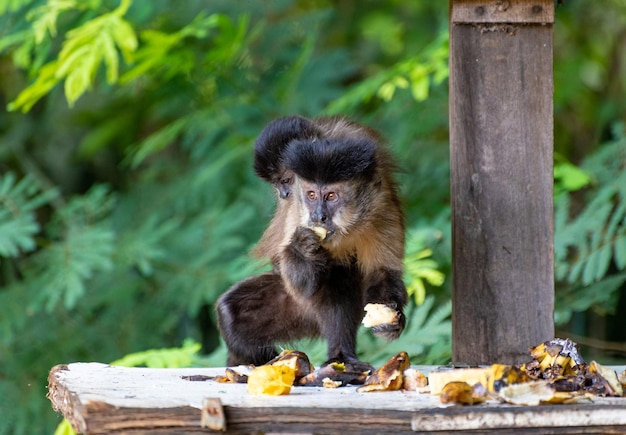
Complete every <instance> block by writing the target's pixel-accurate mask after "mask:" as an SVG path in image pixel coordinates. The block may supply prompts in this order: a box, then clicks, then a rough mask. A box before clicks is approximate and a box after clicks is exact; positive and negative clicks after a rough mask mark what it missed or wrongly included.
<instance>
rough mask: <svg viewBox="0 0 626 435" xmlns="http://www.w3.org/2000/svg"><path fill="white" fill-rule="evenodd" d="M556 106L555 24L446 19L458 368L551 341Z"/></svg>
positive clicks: (513, 357) (509, 357)
mask: <svg viewBox="0 0 626 435" xmlns="http://www.w3.org/2000/svg"><path fill="white" fill-rule="evenodd" d="M457 3H463V2H453V5H452V6H453V8H456V7H457ZM453 15H454V14H453ZM552 111H553V79H552V26H551V25H533V24H527V25H514V24H506V25H498V26H494V25H487V24H483V25H480V24H451V29H450V154H451V156H450V163H451V197H452V199H451V202H452V239H453V283H454V284H453V286H454V290H453V299H452V302H453V318H452V320H453V336H452V347H453V360H454V361H455V362H459V363H470V364H488V363H492V362H496V361H498V362H501V363H513V362H515V361H519V360H520V357H521V356H523V355H526V354H527V352H528V347H530V346H534V345H535V344H537V343H540V342H542V341H545V340H548V339H551V338H553V335H554V326H553V310H554V278H553V262H554V260H553V235H554V230H553V172H552V164H553V160H552V159H553V156H552V147H553V131H552V130H553V116H552Z"/></svg>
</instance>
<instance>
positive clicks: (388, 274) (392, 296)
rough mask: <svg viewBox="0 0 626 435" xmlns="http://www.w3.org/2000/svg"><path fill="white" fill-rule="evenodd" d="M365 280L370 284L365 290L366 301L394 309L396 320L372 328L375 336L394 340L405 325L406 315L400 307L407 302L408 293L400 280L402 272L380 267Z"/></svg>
mask: <svg viewBox="0 0 626 435" xmlns="http://www.w3.org/2000/svg"><path fill="white" fill-rule="evenodd" d="M367 281H369V282H370V283H371V284H370V285H369V286H368V288H367V290H366V301H365V302H366V303H373V304H385V305H386V306H388V307H389V308H392V309H394V310H396V313H397V318H398V320H397V321H396V322H393V323H384V324H382V325H377V326H374V327H373V328H372V333H373V334H374V335H376V336H377V337H382V338H385V339H387V340H395V339H396V338H398V337H399V336H400V334H401V333H402V331H403V330H404V327H405V325H406V317H405V316H404V312H403V311H402V308H403V307H404V305H405V304H406V303H407V299H408V295H407V291H406V286H405V285H404V281H403V280H402V272H401V271H399V270H393V269H380V270H379V271H378V272H377V273H376V274H375V275H374V276H372V277H370V278H369V279H368V280H367Z"/></svg>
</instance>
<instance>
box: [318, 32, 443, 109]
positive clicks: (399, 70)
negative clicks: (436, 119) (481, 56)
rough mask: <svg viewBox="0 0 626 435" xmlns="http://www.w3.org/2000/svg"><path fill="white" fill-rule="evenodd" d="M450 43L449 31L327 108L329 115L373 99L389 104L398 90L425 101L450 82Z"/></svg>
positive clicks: (350, 91)
mask: <svg viewBox="0 0 626 435" xmlns="http://www.w3.org/2000/svg"><path fill="white" fill-rule="evenodd" d="M448 42H449V41H448V31H447V29H446V30H445V31H444V32H441V34H440V35H439V37H438V38H437V39H435V40H434V41H433V42H432V43H431V44H430V45H428V46H427V47H426V48H425V49H424V50H423V51H422V52H421V53H419V54H418V55H417V56H414V57H411V58H408V59H404V60H402V61H401V62H399V63H397V64H396V65H393V66H392V67H390V68H387V69H385V70H383V71H381V72H379V73H378V74H376V75H374V76H372V77H369V78H367V79H366V80H363V81H362V82H361V83H359V84H358V85H357V86H354V87H353V88H352V89H351V90H349V91H348V92H346V94H345V95H344V96H342V97H341V98H338V99H337V100H335V101H333V102H332V104H330V105H329V106H328V109H327V111H328V113H331V114H336V113H344V112H345V111H346V110H350V109H352V108H354V107H356V106H358V105H359V104H362V103H363V102H369V101H370V100H371V99H372V98H373V97H374V96H377V97H378V98H380V99H382V100H383V101H386V102H389V101H391V99H392V98H393V96H394V95H395V93H396V91H397V90H398V89H407V88H409V89H410V90H411V95H412V97H413V98H414V99H415V100H416V101H424V100H426V99H427V98H428V95H429V90H430V88H431V86H438V85H441V83H442V82H444V81H445V80H446V79H447V78H448V53H449V49H448Z"/></svg>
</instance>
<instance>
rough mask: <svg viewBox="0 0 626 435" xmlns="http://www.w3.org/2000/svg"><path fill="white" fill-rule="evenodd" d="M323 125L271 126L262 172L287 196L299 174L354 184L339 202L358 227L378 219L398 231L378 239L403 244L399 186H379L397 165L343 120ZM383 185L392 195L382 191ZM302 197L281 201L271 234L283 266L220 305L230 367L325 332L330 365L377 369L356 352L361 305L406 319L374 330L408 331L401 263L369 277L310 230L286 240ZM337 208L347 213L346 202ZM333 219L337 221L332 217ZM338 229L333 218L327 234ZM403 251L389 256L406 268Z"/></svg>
mask: <svg viewBox="0 0 626 435" xmlns="http://www.w3.org/2000/svg"><path fill="white" fill-rule="evenodd" d="M315 122H318V123H319V124H315V123H314V122H313V121H309V120H307V119H306V118H302V117H298V116H290V117H285V118H279V119H277V120H275V121H273V122H271V123H270V124H269V125H268V126H267V127H266V128H265V129H264V130H263V132H262V133H261V134H260V136H259V138H258V139H257V141H256V143H255V156H254V157H255V159H254V168H255V171H256V173H257V175H259V177H261V178H263V179H265V180H266V181H268V182H270V183H272V184H274V185H275V186H276V187H277V188H278V190H279V192H280V195H281V197H282V198H287V196H289V194H290V193H291V183H292V181H293V180H292V178H293V177H294V173H295V174H296V176H297V177H300V178H303V179H306V180H307V181H310V182H314V183H319V184H330V183H337V182H344V181H349V182H350V183H349V185H350V187H349V188H347V189H344V190H343V192H342V194H343V197H342V200H341V201H345V204H346V205H348V206H349V207H350V208H352V209H353V210H352V212H353V213H354V216H356V217H357V219H355V221H357V225H359V223H362V220H367V219H370V220H372V219H373V220H374V222H372V221H370V222H369V223H370V224H372V223H373V224H374V227H375V228H379V227H378V225H382V227H380V228H386V229H387V228H392V229H393V230H392V231H391V232H385V231H383V230H382V229H380V230H378V231H379V232H378V234H377V235H378V236H379V237H380V236H383V235H386V234H389V235H390V237H386V238H381V239H380V243H382V244H383V245H384V244H385V243H387V242H386V241H385V240H390V239H391V240H394V241H395V242H396V243H400V244H401V247H402V248H403V247H404V227H403V224H402V223H401V219H396V220H395V221H394V220H393V219H390V217H391V218H398V217H400V218H401V217H402V212H401V209H400V206H399V202H398V201H397V197H396V196H395V195H396V191H395V184H393V183H388V184H387V185H386V187H381V186H382V184H383V182H384V181H385V180H387V178H385V177H386V176H389V177H390V173H391V169H390V166H389V164H388V162H386V161H385V160H384V159H382V160H378V159H380V155H379V153H378V136H377V135H374V134H370V132H369V130H367V129H366V128H361V127H359V126H357V125H356V124H353V123H349V122H347V121H343V120H342V124H341V125H339V124H333V122H332V119H331V120H330V121H329V120H328V119H325V120H321V121H320V120H318V121H315ZM320 126H326V127H320ZM339 127H341V128H339ZM322 128H326V130H328V131H321V129H322ZM338 130H340V131H338ZM379 172H380V174H378V173H379ZM377 174H378V175H377ZM285 180H287V181H288V184H287V183H285ZM353 181H354V182H353ZM381 189H383V191H384V192H385V195H380V192H381ZM381 198H391V200H389V201H388V202H386V203H385V202H382V203H381V202H378V201H381V200H382V201H384V199H381ZM296 200H297V197H296V198H290V199H289V200H284V201H283V200H281V201H280V202H279V207H278V211H277V214H276V216H275V218H274V220H273V221H272V225H270V229H271V231H269V230H268V231H269V232H270V236H269V237H268V238H267V239H265V235H264V239H263V240H264V252H266V253H269V254H270V255H268V257H269V258H272V262H273V265H274V267H275V270H274V271H273V272H270V273H265V274H262V275H258V276H255V277H252V278H249V279H246V280H243V281H241V282H239V283H237V284H235V285H233V286H232V287H231V288H230V289H229V290H228V291H227V292H226V293H224V294H223V295H222V296H221V297H220V298H219V299H218V301H217V304H216V308H217V319H218V326H219V329H220V332H221V334H222V336H223V338H224V340H225V341H226V344H227V346H228V352H229V353H228V355H229V356H228V365H231V366H232V365H237V364H248V363H252V364H255V365H260V364H264V363H266V362H267V361H269V360H271V359H272V358H273V357H275V356H276V354H277V351H276V348H275V345H276V343H279V342H288V341H292V340H295V339H298V338H302V337H317V336H321V337H323V338H324V339H326V341H327V342H328V360H327V362H326V363H331V362H344V363H346V364H347V366H348V369H349V370H362V371H364V370H368V369H371V366H370V365H369V364H367V363H365V362H361V361H359V360H358V359H357V356H356V334H357V329H358V326H359V322H360V320H361V319H362V317H363V314H364V313H363V307H364V305H365V304H367V303H370V302H371V303H384V304H386V305H388V306H390V307H393V308H395V309H397V311H398V316H399V321H398V322H396V323H394V324H389V325H381V326H379V327H376V328H373V332H374V333H375V334H376V335H379V336H382V337H385V338H388V339H395V338H397V337H398V336H399V335H400V333H401V332H402V330H403V329H404V326H405V318H404V314H403V313H402V307H403V306H404V304H405V303H406V301H407V294H406V288H405V286H404V283H403V282H402V271H401V266H400V269H399V270H395V269H389V268H388V265H387V263H385V261H386V259H387V258H389V257H386V258H382V262H383V264H381V265H380V266H377V268H376V269H375V270H374V271H373V272H372V271H370V272H369V274H368V276H367V280H366V279H365V276H364V272H363V270H362V269H361V267H360V265H359V263H358V261H359V259H358V258H357V255H356V254H353V256H352V257H350V256H347V258H346V256H343V257H342V256H337V257H336V258H335V257H333V254H332V253H331V252H332V251H329V250H328V249H332V248H331V245H329V244H327V243H326V242H322V241H321V240H320V238H319V236H318V235H316V234H315V233H314V232H313V231H312V230H311V229H309V228H304V227H299V228H297V229H296V230H295V232H294V233H293V234H291V235H287V234H284V233H283V232H281V231H284V230H281V224H282V223H283V222H284V220H285V219H287V217H291V218H293V217H298V216H297V215H296V216H293V213H300V212H299V211H298V207H297V203H296V202H294V201H296ZM333 204H334V203H333ZM337 204H338V205H337V206H338V207H342V206H343V205H342V204H344V203H343V202H338V203H337ZM373 204H378V205H380V204H385V207H384V208H383V209H382V210H384V213H382V214H381V213H380V210H381V207H378V208H377V209H378V210H379V211H378V212H377V214H376V216H375V217H373V216H372V215H371V213H370V211H371V209H372V207H373ZM387 205H388V206H387ZM322 211H323V210H322ZM326 212H328V210H326ZM331 212H332V210H331ZM328 215H329V219H328V220H329V221H332V213H328ZM277 217H278V220H276V219H277ZM399 222H400V223H399ZM330 224H332V222H326V228H327V229H328V228H329V226H330ZM283 228H284V227H283ZM330 229H331V230H332V228H330ZM329 234H330V233H329ZM283 236H288V237H290V239H287V240H288V241H289V242H288V244H287V246H283V243H285V242H284V240H285V238H286V237H285V238H284V237H283ZM330 237H332V236H330ZM268 240H269V241H271V243H269V244H268ZM361 243H365V242H361ZM270 246H271V248H270ZM355 252H356V251H355ZM395 252H396V253H391V254H388V255H389V256H390V257H392V260H394V261H395V264H396V265H397V264H398V261H399V260H400V264H401V258H399V254H397V252H398V250H396V251H395ZM396 267H398V266H396ZM365 281H367V282H365Z"/></svg>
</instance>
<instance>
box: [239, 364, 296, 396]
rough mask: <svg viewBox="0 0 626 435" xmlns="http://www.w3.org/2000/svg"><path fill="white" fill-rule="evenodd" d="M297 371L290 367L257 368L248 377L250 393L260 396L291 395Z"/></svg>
mask: <svg viewBox="0 0 626 435" xmlns="http://www.w3.org/2000/svg"><path fill="white" fill-rule="evenodd" d="M295 379H296V371H295V370H294V369H293V368H291V367H288V366H283V365H281V366H267V365H266V366H261V367H257V368H255V369H254V370H252V372H251V373H250V376H249V377H248V393H250V394H255V395H260V394H269V395H272V396H280V395H282V394H289V392H290V391H291V386H292V385H293V381H294V380H295Z"/></svg>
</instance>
